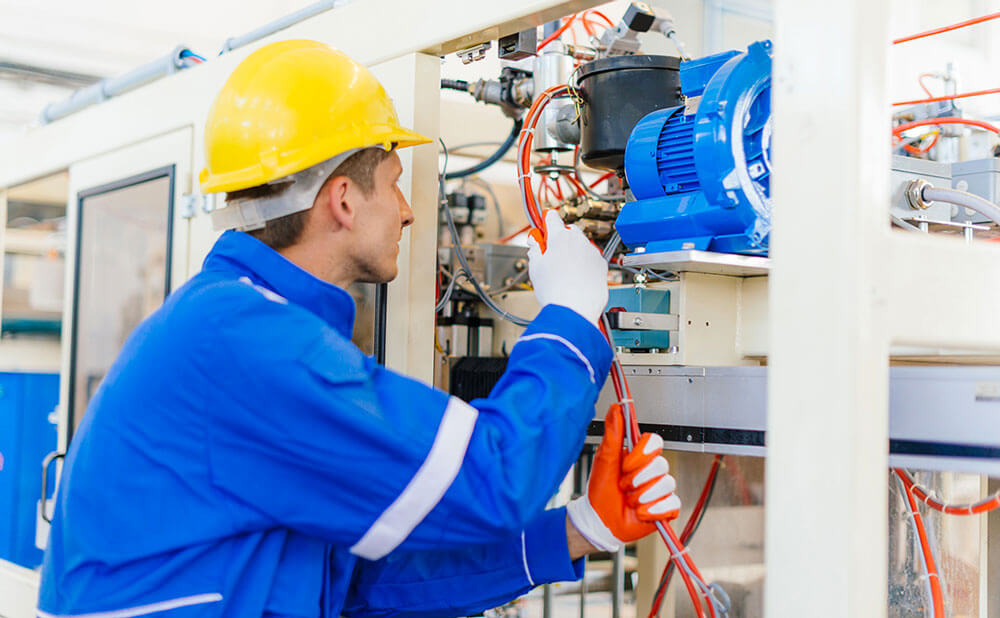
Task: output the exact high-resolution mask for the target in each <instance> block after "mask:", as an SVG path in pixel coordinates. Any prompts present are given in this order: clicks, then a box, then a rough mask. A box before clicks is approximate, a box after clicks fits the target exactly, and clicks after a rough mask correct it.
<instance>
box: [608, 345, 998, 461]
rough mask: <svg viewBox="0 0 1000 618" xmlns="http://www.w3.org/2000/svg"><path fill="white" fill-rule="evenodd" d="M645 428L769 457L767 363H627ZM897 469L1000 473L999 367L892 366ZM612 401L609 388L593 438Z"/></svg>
mask: <svg viewBox="0 0 1000 618" xmlns="http://www.w3.org/2000/svg"><path fill="white" fill-rule="evenodd" d="M624 369H625V373H626V374H627V375H628V378H629V385H630V387H631V390H632V397H633V398H634V399H635V405H636V412H637V413H638V416H639V424H640V427H641V428H642V430H643V431H655V432H656V433H659V434H660V435H661V436H662V437H663V440H664V446H665V447H666V448H667V449H671V450H679V451H695V452H705V453H722V454H733V455H751V456H761V457H762V456H765V455H766V446H765V444H766V434H765V431H766V428H767V368H766V367H661V366H652V365H647V366H633V367H625V368H624ZM889 376H890V381H889V461H888V463H889V465H891V466H904V467H913V468H921V469H926V470H941V471H956V472H973V473H977V474H988V475H990V476H1000V369H998V368H997V367H891V368H890V370H889ZM613 398H614V393H613V391H612V389H611V387H610V384H608V385H606V386H605V388H604V390H603V391H602V392H601V396H600V398H599V399H598V403H597V410H596V412H597V416H596V417H595V419H594V420H595V423H592V424H591V431H590V434H591V435H592V436H600V435H601V434H602V433H603V427H602V426H601V425H602V423H600V421H602V420H603V419H604V413H605V412H606V411H607V409H608V405H609V404H610V403H611V401H612V399H613Z"/></svg>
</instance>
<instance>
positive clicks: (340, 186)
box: [324, 176, 357, 230]
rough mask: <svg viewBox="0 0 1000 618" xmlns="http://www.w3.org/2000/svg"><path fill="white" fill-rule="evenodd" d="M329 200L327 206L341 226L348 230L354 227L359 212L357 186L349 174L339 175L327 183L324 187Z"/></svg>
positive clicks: (332, 216) (331, 215) (331, 216)
mask: <svg viewBox="0 0 1000 618" xmlns="http://www.w3.org/2000/svg"><path fill="white" fill-rule="evenodd" d="M324 193H325V196H324V197H325V198H326V201H327V204H326V208H327V210H328V212H329V213H330V218H332V219H333V220H334V221H335V222H336V223H337V224H338V225H340V227H342V228H344V229H346V230H353V229H354V217H355V215H356V214H357V204H356V203H355V202H356V201H357V187H355V186H354V183H353V182H352V181H351V179H350V178H348V177H347V176H337V177H335V178H332V179H331V180H330V182H328V183H327V184H326V188H325V189H324Z"/></svg>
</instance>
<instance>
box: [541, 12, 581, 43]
mask: <svg viewBox="0 0 1000 618" xmlns="http://www.w3.org/2000/svg"><path fill="white" fill-rule="evenodd" d="M575 18H576V14H573V15H570V16H569V17H567V18H566V21H565V23H563V25H561V26H559V28H558V29H556V31H555V32H553V33H552V34H550V35H549V36H547V37H545V38H544V39H542V42H541V43H539V44H538V50H537V51H542V48H543V47H545V46H546V45H548V44H549V43H551V42H552V41H555V40H556V39H558V38H559V36H560V35H562V33H563V32H566V29H567V28H569V26H570V24H572V23H573V20H574V19H575Z"/></svg>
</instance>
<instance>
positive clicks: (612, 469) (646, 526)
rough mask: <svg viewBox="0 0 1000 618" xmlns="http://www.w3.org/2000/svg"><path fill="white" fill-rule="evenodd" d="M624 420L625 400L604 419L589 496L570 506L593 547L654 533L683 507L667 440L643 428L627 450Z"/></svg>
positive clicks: (574, 520) (572, 517) (611, 547)
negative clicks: (666, 452)
mask: <svg viewBox="0 0 1000 618" xmlns="http://www.w3.org/2000/svg"><path fill="white" fill-rule="evenodd" d="M624 423H625V421H624V419H623V418H622V412H621V405H619V404H613V405H612V406H611V408H610V409H609V410H608V415H607V416H606V417H605V419H604V439H603V440H601V445H600V446H599V447H598V449H597V454H596V455H595V456H594V465H593V468H592V469H591V472H590V480H589V481H588V482H587V495H585V496H581V497H580V498H577V499H576V500H573V501H572V502H570V503H569V504H568V505H567V507H566V510H567V513H568V514H569V519H570V521H571V522H572V523H573V526H574V527H576V529H577V530H578V531H579V532H580V534H581V535H583V537H584V538H586V539H587V540H588V541H589V542H590V544H591V545H593V546H594V547H596V548H598V549H601V550H603V551H610V552H614V551H618V550H619V549H620V548H621V547H622V546H623V545H624V544H625V543H629V542H631V541H635V540H637V539H641V538H642V537H644V536H646V535H647V534H650V533H651V532H653V531H654V530H656V527H655V523H656V522H658V521H662V522H667V521H670V520H671V519H674V518H675V517H677V515H678V513H680V510H681V501H680V499H679V498H678V497H677V496H675V495H674V489H675V488H676V485H677V484H676V481H674V477H672V476H670V474H669V472H670V466H669V465H668V464H667V460H666V459H664V458H663V455H661V451H662V450H663V439H662V438H660V436H658V435H656V434H653V433H644V434H642V436H641V437H640V438H639V442H638V443H637V444H636V446H635V449H633V450H632V452H631V453H628V454H626V453H625V451H624V449H623V448H622V439H623V437H624V435H625V424H624Z"/></svg>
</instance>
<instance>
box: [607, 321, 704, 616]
mask: <svg viewBox="0 0 1000 618" xmlns="http://www.w3.org/2000/svg"><path fill="white" fill-rule="evenodd" d="M598 325H599V326H600V329H601V332H602V333H603V334H604V337H605V338H606V339H607V340H608V344H609V345H612V346H613V345H614V342H613V340H612V339H611V334H610V333H609V332H608V331H607V330H606V329H605V328H604V322H603V320H602V321H601V322H599V324H598ZM619 373H621V379H620V378H619ZM611 382H612V383H613V384H614V387H615V396H616V397H617V398H618V401H620V402H622V403H623V404H624V405H623V406H622V414H623V415H624V417H625V420H626V422H627V423H628V424H629V428H630V429H631V434H632V439H633V440H638V438H639V434H640V431H639V421H638V420H637V417H636V414H635V402H634V401H633V400H632V390H631V389H630V388H629V385H628V381H627V380H625V379H624V372H623V371H621V364H620V363H619V362H618V359H617V358H615V360H614V361H613V366H612V369H611ZM626 406H627V407H628V408H629V411H628V412H626V411H625V407H626ZM627 441H628V439H627V438H626V442H627ZM633 446H634V445H633V444H625V447H626V448H627V449H628V450H631V448H632V447H633ZM657 530H659V528H658V529H657ZM663 530H665V531H666V536H664V532H663V531H660V536H661V537H663V539H664V542H665V543H666V542H667V539H668V538H669V539H670V541H672V542H673V545H674V547H676V548H677V551H678V552H680V555H679V556H673V555H671V559H672V560H674V561H675V562H676V561H678V560H682V561H684V564H685V565H687V567H688V569H690V570H691V573H692V574H694V576H695V577H697V578H698V579H699V580H702V581H704V578H703V577H702V576H701V573H699V572H698V567H696V566H695V565H694V562H693V561H692V560H690V559H689V557H688V556H687V554H686V551H687V550H686V549H685V548H684V544H683V543H681V541H680V539H678V538H677V535H676V534H674V531H673V529H672V528H671V527H670V526H669V525H666V524H664V525H663ZM667 545H668V547H669V545H670V544H669V543H667ZM677 570H678V571H680V574H681V579H682V580H683V581H684V586H685V587H686V588H687V591H688V595H689V596H690V597H691V603H692V605H693V606H694V609H695V613H696V614H697V616H698V618H705V611H704V608H703V607H702V604H701V599H700V598H699V596H698V595H699V591H698V589H697V588H695V585H694V581H693V580H692V579H691V576H690V575H689V574H688V573H687V569H685V568H684V567H683V566H682V565H680V564H678V565H677ZM703 596H705V601H706V603H707V604H708V611H709V615H710V616H711V617H712V618H714V617H715V616H716V613H715V606H714V604H713V603H712V601H711V600H710V599H709V598H708V596H707V595H703Z"/></svg>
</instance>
